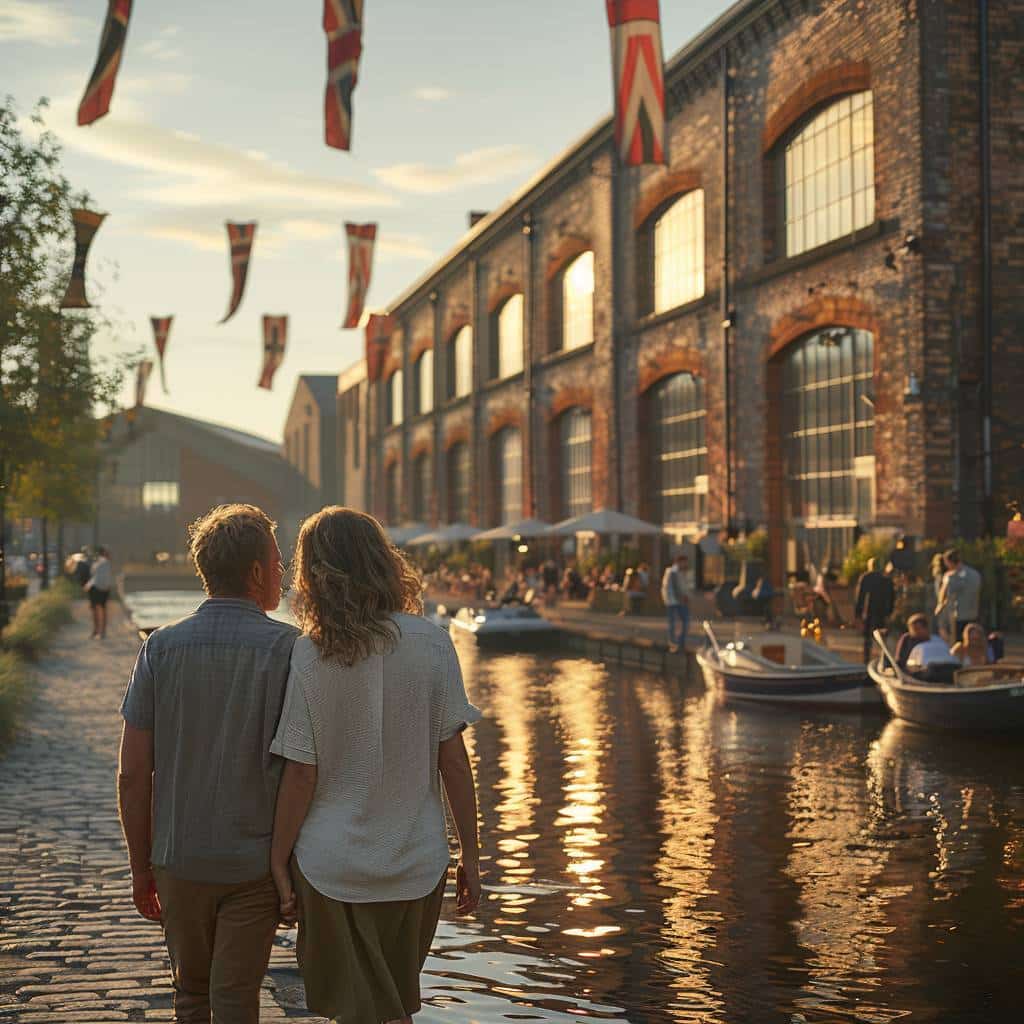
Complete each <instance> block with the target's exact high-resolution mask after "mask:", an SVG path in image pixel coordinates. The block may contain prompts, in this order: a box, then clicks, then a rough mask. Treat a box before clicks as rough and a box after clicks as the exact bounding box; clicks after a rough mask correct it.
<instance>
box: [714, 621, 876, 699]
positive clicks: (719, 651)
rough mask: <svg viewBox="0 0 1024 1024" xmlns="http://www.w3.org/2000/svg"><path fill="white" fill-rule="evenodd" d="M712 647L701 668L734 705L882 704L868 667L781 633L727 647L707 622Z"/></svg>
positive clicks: (755, 636)
mask: <svg viewBox="0 0 1024 1024" xmlns="http://www.w3.org/2000/svg"><path fill="white" fill-rule="evenodd" d="M704 631H705V633H707V635H708V640H709V642H710V646H709V647H707V648H705V649H704V650H702V651H698V653H697V664H698V665H700V667H701V671H702V672H703V673H704V681H705V683H706V684H707V686H708V687H709V688H710V689H713V690H716V691H718V692H719V693H721V694H722V695H723V696H724V697H725V699H726V700H728V701H743V702H756V703H770V704H800V705H829V706H838V707H853V708H857V707H871V706H876V707H877V706H879V705H880V704H881V697H880V695H879V692H878V690H877V688H876V687H875V686H874V685H873V684H872V683H871V680H870V679H868V674H867V670H866V669H865V667H864V666H863V665H855V664H852V663H851V662H849V661H846V660H844V659H843V658H842V657H840V655H838V654H836V652H835V651H830V650H829V649H828V648H827V647H822V646H821V645H820V644H817V643H814V642H813V641H812V640H805V639H804V638H802V637H799V636H793V635H791V634H788V633H781V632H778V631H776V630H771V631H767V632H764V633H758V634H755V635H753V636H750V637H746V638H744V639H742V640H736V641H733V642H731V643H727V644H724V645H723V644H721V643H720V642H719V640H718V637H717V636H716V635H715V631H714V629H713V628H712V626H711V623H709V622H705V623H704Z"/></svg>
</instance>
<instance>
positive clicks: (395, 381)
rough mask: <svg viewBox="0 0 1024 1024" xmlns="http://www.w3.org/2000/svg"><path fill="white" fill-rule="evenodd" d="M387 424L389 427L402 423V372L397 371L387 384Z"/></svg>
mask: <svg viewBox="0 0 1024 1024" xmlns="http://www.w3.org/2000/svg"><path fill="white" fill-rule="evenodd" d="M386 401H387V407H386V413H387V422H388V425H389V426H394V425H395V424H396V423H401V422H402V371H401V370H395V372H394V373H393V374H391V376H390V377H388V382H387V400H386Z"/></svg>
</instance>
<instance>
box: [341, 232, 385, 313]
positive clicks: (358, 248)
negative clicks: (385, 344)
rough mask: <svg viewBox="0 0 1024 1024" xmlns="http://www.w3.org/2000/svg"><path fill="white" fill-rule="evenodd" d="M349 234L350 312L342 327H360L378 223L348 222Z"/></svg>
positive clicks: (368, 286)
mask: <svg viewBox="0 0 1024 1024" xmlns="http://www.w3.org/2000/svg"><path fill="white" fill-rule="evenodd" d="M345 234H346V235H348V312H347V313H346V314H345V322H344V323H343V324H342V325H341V326H342V327H358V326H359V321H360V320H361V319H362V316H363V305H364V303H365V302H366V293H367V292H368V291H369V290H370V274H371V272H372V270H373V243H374V241H375V240H376V238H377V225H376V224H346V225H345Z"/></svg>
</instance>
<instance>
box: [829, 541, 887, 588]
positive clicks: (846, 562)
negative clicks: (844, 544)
mask: <svg viewBox="0 0 1024 1024" xmlns="http://www.w3.org/2000/svg"><path fill="white" fill-rule="evenodd" d="M891 553H892V537H891V536H889V535H888V534H884V533H865V534H864V535H863V536H862V537H861V538H860V539H859V540H858V541H857V543H856V544H855V545H854V546H853V548H852V549H851V550H850V551H849V552H848V553H847V555H846V558H844V559H843V568H842V571H841V575H842V577H843V581H844V582H846V583H856V582H857V580H859V579H860V578H861V576H863V575H864V573H866V572H867V571H868V561H869V560H870V559H872V558H877V559H878V568H879V569H884V568H885V564H886V562H888V561H889V555H890V554H891Z"/></svg>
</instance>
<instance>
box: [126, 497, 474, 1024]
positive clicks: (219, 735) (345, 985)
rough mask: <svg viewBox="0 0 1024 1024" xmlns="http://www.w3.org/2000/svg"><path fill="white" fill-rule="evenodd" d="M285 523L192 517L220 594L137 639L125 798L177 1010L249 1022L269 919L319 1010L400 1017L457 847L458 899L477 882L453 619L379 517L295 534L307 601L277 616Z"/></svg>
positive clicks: (338, 516)
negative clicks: (452, 832) (291, 942)
mask: <svg viewBox="0 0 1024 1024" xmlns="http://www.w3.org/2000/svg"><path fill="white" fill-rule="evenodd" d="M274 529H275V524H274V523H273V522H272V521H271V520H270V519H269V518H268V517H267V516H266V515H265V514H264V513H263V512H262V511H260V510H259V509H257V508H255V507H253V506H250V505H230V506H221V507H219V508H216V509H214V510H213V511H211V512H210V513H209V514H207V515H206V516H204V517H203V518H202V519H200V520H198V521H197V522H196V523H195V524H193V526H192V527H191V530H190V535H191V540H190V550H191V554H192V557H193V560H194V562H195V565H196V568H197V570H198V572H199V575H200V576H201V577H202V580H203V585H204V588H205V590H206V592H207V594H208V596H209V598H208V600H207V601H205V602H204V603H203V604H202V605H201V606H200V608H199V609H198V610H197V611H196V612H195V613H194V614H193V615H190V616H188V617H187V618H185V619H183V620H181V621H180V622H177V623H174V624H173V625H170V626H166V627H164V628H162V629H159V630H157V631H155V632H154V633H153V634H152V635H151V636H150V637H149V638H148V639H147V641H146V642H145V644H144V645H143V647H142V650H141V651H140V653H139V656H138V659H137V661H136V664H135V667H134V669H133V672H132V676H131V681H130V682H129V685H128V689H127V692H126V694H125V698H124V703H123V705H122V715H123V717H124V731H123V734H122V741H121V753H120V768H119V775H118V803H119V809H120V813H121V821H122V825H123V828H124V833H125V839H126V841H127V844H128V851H129V859H130V863H131V873H132V895H133V899H134V902H135V906H136V908H137V909H138V911H139V912H140V913H141V914H142V915H143V916H144V917H146V918H149V919H150V920H154V921H160V922H161V923H162V925H163V929H164V934H165V939H166V942H167V948H168V953H169V955H170V960H171V970H172V975H173V982H174V1014H175V1017H174V1019H175V1020H176V1021H182V1022H186V1021H187V1022H191V1021H204V1022H210V1021H211V1019H212V1021H214V1022H216V1024H243V1022H244V1024H251V1022H256V1021H258V1019H259V1002H260V986H261V983H262V980H263V976H264V973H265V971H266V968H267V964H268V961H269V957H270V950H271V946H272V943H273V938H274V933H275V930H276V928H277V926H278V924H279V922H284V923H286V924H291V923H293V922H295V921H296V920H297V921H298V929H299V930H298V945H297V957H298V961H299V967H300V970H301V972H302V976H303V980H304V982H305V986H306V998H307V1004H308V1006H309V1009H310V1010H311V1011H312V1012H314V1013H316V1014H319V1015H322V1016H325V1017H328V1018H331V1019H332V1020H335V1021H338V1022H341V1024H380V1022H384V1021H388V1022H390V1021H408V1020H409V1017H410V1016H411V1015H412V1014H414V1013H416V1012H417V1011H418V1010H419V1009H420V991H419V975H420V971H421V969H422V967H423V963H424V961H425V959H426V956H427V953H428V951H429V949H430V944H431V942H432V940H433V937H434V932H435V929H436V927H437V922H438V917H439V914H440V909H441V901H442V898H443V896H444V891H445V882H446V879H447V874H448V865H449V847H448V835H447V827H446V822H445V813H444V803H443V798H442V794H441V786H442V785H443V786H444V790H445V793H446V794H447V797H448V803H449V806H450V808H451V811H452V817H453V818H454V821H455V827H456V831H457V833H458V838H459V844H460V848H461V854H460V858H459V863H458V868H457V872H456V898H457V903H456V911H457V912H458V913H460V914H468V913H472V911H473V910H474V909H475V908H476V906H477V903H478V901H479V898H480V874H479V851H478V840H477V807H476V793H475V788H474V783H473V774H472V769H471V767H470V763H469V758H468V755H467V752H466V748H465V745H464V743H463V739H462V730H463V729H464V728H465V727H466V726H467V725H470V724H472V723H473V722H475V721H477V720H478V719H479V717H480V713H479V711H477V709H476V708H474V707H473V706H472V705H471V704H470V703H469V701H468V699H467V697H466V692H465V688H464V686H463V681H462V674H461V671H460V668H459V663H458V658H457V656H456V653H455V649H454V647H453V646H452V642H451V639H450V637H449V636H448V635H447V634H446V633H444V632H443V631H442V630H440V629H438V628H437V627H436V626H434V625H433V624H431V623H429V622H428V621H427V620H425V619H424V618H422V617H421V615H422V600H421V584H420V580H419V577H418V575H417V574H416V572H415V571H414V570H413V568H412V567H411V566H410V565H409V564H408V563H407V562H406V561H405V559H404V558H403V556H402V555H401V553H400V552H399V551H397V550H396V549H395V548H394V547H393V546H392V545H391V544H390V542H389V541H388V540H387V538H386V537H385V535H384V532H383V530H382V529H381V527H380V525H379V524H378V523H377V521H376V520H375V519H373V518H372V517H370V516H367V515H364V514H362V513H359V512H354V511H351V510H348V509H342V508H326V509H324V510H323V511H321V512H319V513H317V514H316V515H314V516H312V517H310V518H309V519H307V520H306V522H305V523H304V524H303V526H302V529H301V531H300V535H299V540H298V545H297V551H296V559H295V590H296V600H295V609H294V610H295V614H296V619H297V622H298V624H299V626H300V628H301V633H300V631H299V630H297V629H295V628H294V627H292V626H290V625H287V624H285V623H282V622H278V621H276V620H274V619H271V618H270V617H269V616H268V615H267V612H269V611H273V610H274V609H275V608H276V607H277V606H278V603H279V601H280V599H281V583H282V579H283V576H284V572H285V570H284V565H283V563H282V557H281V552H280V550H279V548H278V545H277V541H276V539H275V536H274Z"/></svg>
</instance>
